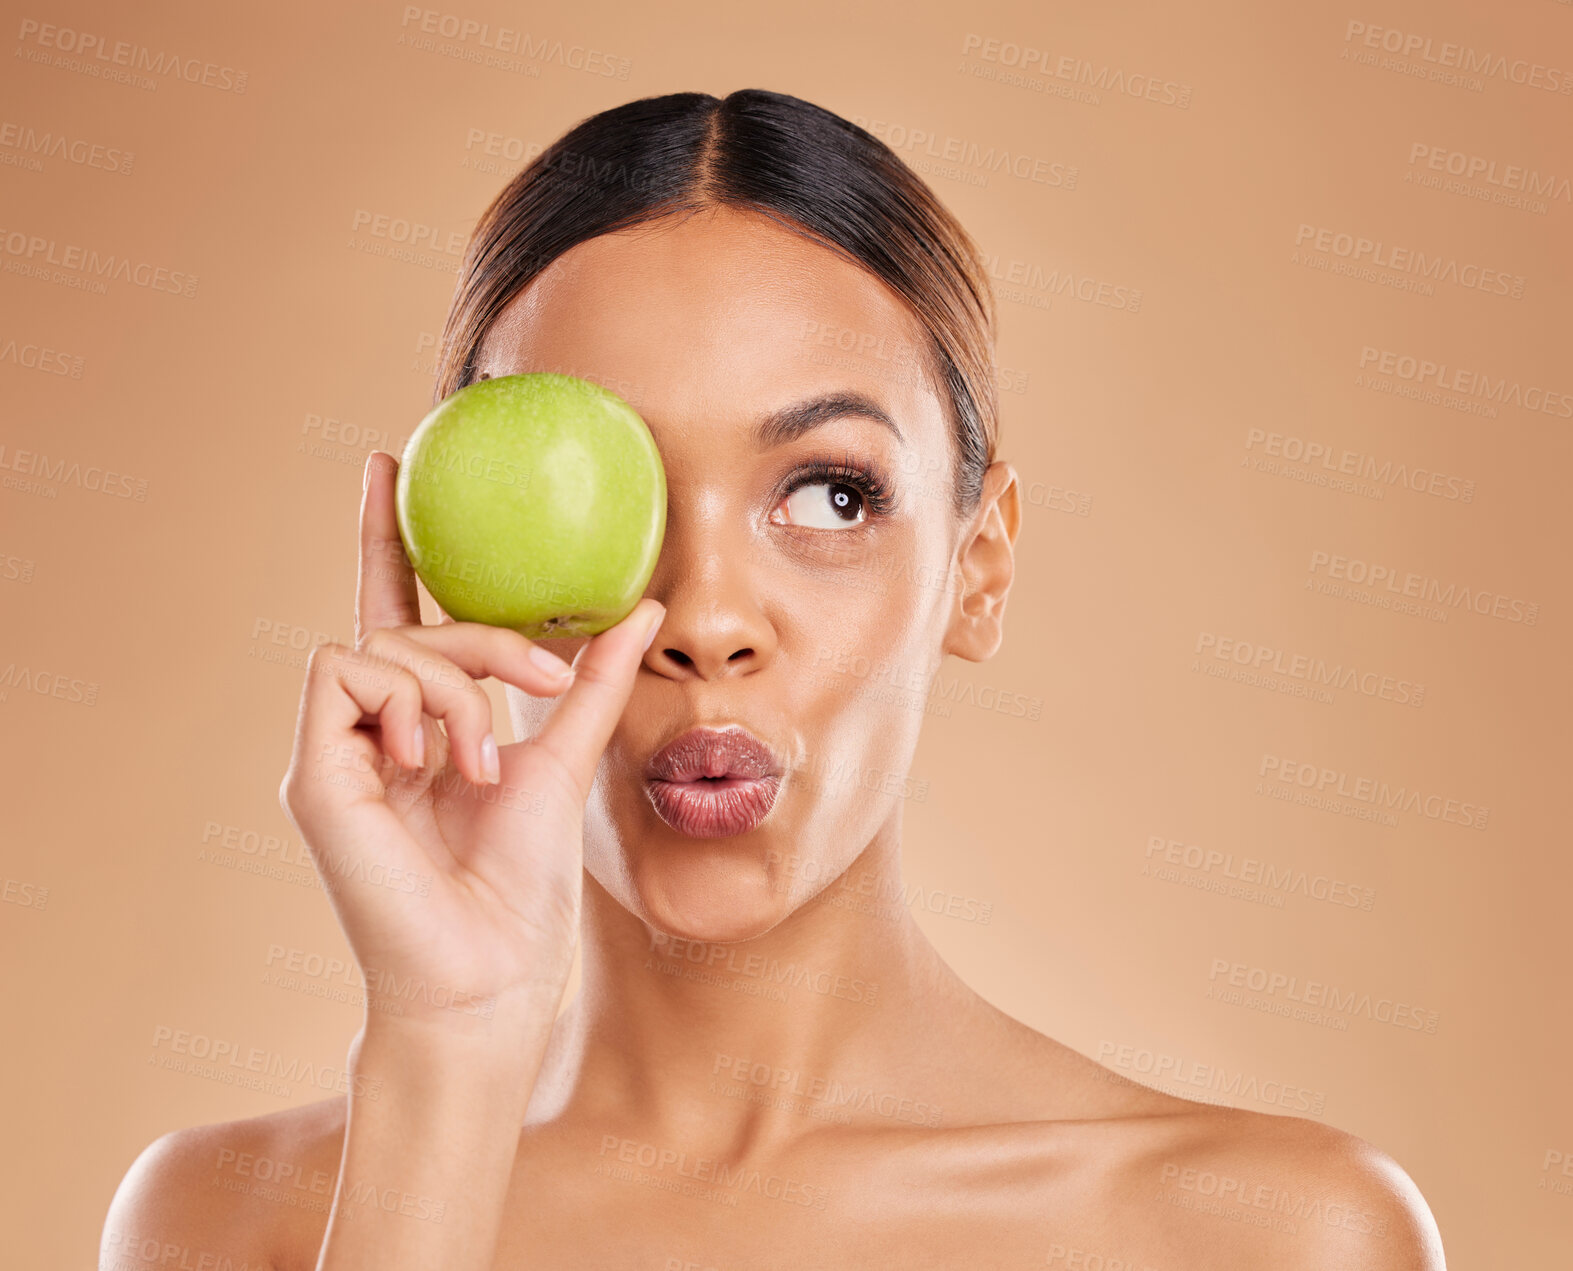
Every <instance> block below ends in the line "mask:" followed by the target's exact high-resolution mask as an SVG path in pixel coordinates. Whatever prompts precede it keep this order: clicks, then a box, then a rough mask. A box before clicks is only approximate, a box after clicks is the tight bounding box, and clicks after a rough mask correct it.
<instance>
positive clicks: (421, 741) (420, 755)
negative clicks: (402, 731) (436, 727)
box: [415, 724, 426, 768]
mask: <svg viewBox="0 0 1573 1271" xmlns="http://www.w3.org/2000/svg"><path fill="white" fill-rule="evenodd" d="M415 766H416V767H417V768H424V767H425V766H426V725H425V724H416V725H415Z"/></svg>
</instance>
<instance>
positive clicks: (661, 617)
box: [639, 605, 666, 655]
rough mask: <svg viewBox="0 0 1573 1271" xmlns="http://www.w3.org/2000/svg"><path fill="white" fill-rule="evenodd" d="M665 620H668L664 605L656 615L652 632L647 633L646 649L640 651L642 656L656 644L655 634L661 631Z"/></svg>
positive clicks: (651, 627)
mask: <svg viewBox="0 0 1573 1271" xmlns="http://www.w3.org/2000/svg"><path fill="white" fill-rule="evenodd" d="M665 620H666V606H664V605H663V606H662V607H661V608H660V609H659V610H658V611H657V612H656V615H655V617H654V619H652V620H651V623H650V630H649V631H648V632H646V633H645V638H644V648H642V649H641V650H639V652H640V654H641V655H643V654H645V653H648V652H650V646H651V645H652V644H654V643H655V633H656V632H657V631H659V630H660V629H661V623H662V622H664V621H665Z"/></svg>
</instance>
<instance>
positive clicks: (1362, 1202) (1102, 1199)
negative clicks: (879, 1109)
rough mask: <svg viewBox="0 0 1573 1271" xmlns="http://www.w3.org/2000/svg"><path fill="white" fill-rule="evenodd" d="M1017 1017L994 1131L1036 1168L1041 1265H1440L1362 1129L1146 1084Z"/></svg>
mask: <svg viewBox="0 0 1573 1271" xmlns="http://www.w3.org/2000/svg"><path fill="white" fill-rule="evenodd" d="M1017 1028H1018V1029H1020V1030H1021V1031H1019V1032H1015V1035H1014V1036H1013V1037H1010V1039H1009V1042H1008V1043H1007V1044H1005V1045H1002V1046H1000V1047H999V1050H998V1052H997V1053H1004V1054H1013V1055H1014V1059H1015V1062H1014V1063H1013V1064H1012V1067H1013V1069H1014V1072H1013V1074H1012V1075H1013V1078H1014V1080H1012V1081H1011V1083H1010V1084H1011V1086H1012V1095H1011V1104H1012V1105H1013V1106H1012V1108H1011V1111H1012V1113H1013V1115H1012V1116H1010V1117H1009V1118H1008V1120H1007V1119H1006V1118H998V1119H997V1120H996V1125H995V1127H994V1129H995V1130H996V1131H1003V1132H1004V1133H1003V1134H1001V1135H1000V1136H999V1139H998V1142H999V1145H1000V1146H1001V1147H1005V1146H1006V1144H1007V1143H1012V1144H1014V1146H1013V1147H1009V1148H1007V1149H1006V1150H1007V1151H1008V1152H1009V1153H1010V1156H1011V1158H1012V1159H1014V1160H1015V1161H1016V1162H1017V1163H1018V1164H1019V1165H1021V1166H1024V1167H1025V1173H1024V1174H1022V1175H1019V1177H1023V1178H1025V1179H1032V1180H1035V1181H1034V1183H1033V1184H1032V1186H1033V1187H1034V1188H1035V1189H1036V1190H1037V1192H1038V1196H1037V1197H1036V1199H1035V1200H1034V1201H1033V1202H1032V1204H1031V1208H1032V1209H1033V1210H1036V1211H1037V1212H1040V1213H1043V1214H1045V1215H1047V1216H1046V1218H1045V1224H1046V1225H1047V1227H1048V1230H1044V1229H1043V1228H1040V1229H1039V1231H1038V1233H1037V1238H1038V1240H1039V1241H1040V1243H1042V1242H1046V1243H1047V1245H1048V1248H1049V1251H1050V1254H1051V1260H1050V1263H1049V1265H1050V1266H1056V1265H1063V1266H1065V1267H1067V1268H1068V1267H1073V1266H1075V1265H1077V1263H1076V1261H1075V1259H1076V1258H1077V1257H1080V1258H1081V1259H1082V1260H1083V1262H1084V1263H1085V1262H1087V1260H1088V1259H1090V1258H1092V1257H1094V1256H1101V1257H1102V1258H1103V1259H1104V1263H1105V1265H1108V1266H1116V1265H1120V1263H1121V1262H1122V1261H1123V1262H1124V1263H1125V1264H1126V1265H1128V1266H1130V1267H1132V1268H1133V1271H1134V1269H1135V1268H1142V1267H1158V1268H1163V1271H1183V1269H1184V1268H1188V1267H1199V1268H1200V1267H1205V1268H1209V1271H1217V1269H1219V1268H1223V1267H1233V1266H1239V1267H1267V1266H1270V1267H1274V1268H1281V1269H1283V1271H1299V1269H1300V1268H1304V1269H1305V1271H1311V1269H1312V1268H1316V1269H1317V1271H1322V1269H1323V1268H1327V1267H1339V1268H1341V1269H1346V1271H1442V1269H1443V1267H1444V1262H1443V1255H1442V1241H1441V1236H1440V1234H1439V1233H1438V1230H1437V1225H1436V1221H1435V1219H1434V1218H1433V1217H1432V1214H1431V1210H1430V1208H1429V1207H1428V1206H1427V1204H1426V1202H1425V1199H1424V1198H1423V1197H1422V1196H1421V1194H1420V1190H1419V1188H1417V1187H1416V1186H1415V1184H1414V1182H1413V1180H1412V1179H1411V1178H1410V1177H1409V1175H1408V1174H1407V1173H1406V1172H1405V1171H1404V1170H1403V1168H1402V1167H1400V1166H1399V1165H1398V1163H1397V1162H1395V1161H1394V1160H1393V1159H1392V1157H1390V1156H1389V1155H1387V1153H1385V1152H1383V1151H1381V1150H1380V1149H1379V1148H1377V1147H1375V1146H1373V1145H1372V1144H1370V1143H1368V1142H1367V1141H1366V1140H1364V1139H1362V1138H1359V1137H1358V1136H1356V1135H1354V1134H1349V1133H1346V1132H1345V1131H1343V1130H1339V1129H1336V1128H1334V1127H1332V1126H1328V1125H1324V1124H1322V1123H1321V1122H1319V1121H1314V1120H1310V1119H1308V1118H1305V1117H1298V1116H1279V1115H1273V1114H1270V1113H1265V1112H1252V1111H1246V1110H1243V1109H1237V1108H1230V1107H1222V1106H1218V1105H1215V1104H1211V1103H1204V1102H1199V1101H1196V1100H1192V1099H1185V1098H1180V1097H1177V1096H1174V1095H1170V1094H1166V1093H1164V1092H1162V1091H1158V1090H1153V1089H1151V1088H1149V1087H1147V1086H1143V1085H1141V1084H1139V1083H1137V1082H1133V1081H1131V1080H1130V1079H1129V1078H1127V1077H1124V1076H1122V1075H1121V1074H1119V1073H1117V1072H1115V1071H1113V1070H1111V1069H1108V1068H1105V1067H1104V1066H1103V1065H1102V1064H1099V1063H1097V1062H1095V1061H1094V1060H1092V1059H1090V1058H1088V1057H1087V1056H1085V1055H1083V1054H1080V1053H1079V1052H1077V1051H1075V1050H1072V1049H1071V1048H1069V1047H1066V1046H1064V1045H1062V1044H1061V1043H1059V1042H1056V1041H1053V1040H1052V1039H1050V1038H1048V1037H1046V1036H1044V1035H1043V1034H1040V1033H1036V1032H1035V1031H1033V1030H1030V1029H1027V1028H1026V1027H1025V1026H1024V1025H1017ZM1011 1031H1014V1030H1011ZM1029 1074H1030V1075H1029ZM990 1119H995V1118H990ZM1000 1122H1004V1124H1001V1123H1000ZM1021 1199H1023V1198H1022V1197H1021V1195H1020V1193H1017V1202H1018V1204H1019V1202H1020V1201H1021ZM1056 1249H1059V1250H1061V1251H1062V1253H1063V1256H1064V1258H1065V1261H1064V1263H1062V1264H1057V1263H1055V1262H1054V1261H1053V1257H1052V1255H1053V1253H1054V1251H1055V1250H1056ZM1087 1264H1088V1265H1093V1264H1092V1263H1087Z"/></svg>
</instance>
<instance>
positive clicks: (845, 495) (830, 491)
mask: <svg viewBox="0 0 1573 1271" xmlns="http://www.w3.org/2000/svg"><path fill="white" fill-rule="evenodd" d="M783 508H784V509H785V510H786V514H787V517H788V520H787V521H786V524H789V525H800V526H802V527H804V528H805V529H815V530H839V529H845V528H846V527H847V526H849V525H857V524H859V523H861V522H862V521H863V519H864V518H865V517H866V516H867V514H868V509H867V506H866V504H865V500H864V498H863V492H862V491H861V490H859V489H858V488H857V487H856V486H853V485H848V484H847V483H846V482H844V481H807V482H804V483H803V484H802V485H800V486H798V487H797V489H795V490H793V491H792V493H791V494H789V495H787V497H786V498H784V499H782V500H781V505H780V507H779V508H777V511H778V512H779V511H781V509H783ZM771 519H772V520H774V519H775V518H774V517H772V518H771Z"/></svg>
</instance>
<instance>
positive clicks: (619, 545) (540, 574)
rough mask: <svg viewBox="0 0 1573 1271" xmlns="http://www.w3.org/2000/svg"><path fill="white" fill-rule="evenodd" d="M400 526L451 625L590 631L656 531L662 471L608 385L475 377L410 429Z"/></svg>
mask: <svg viewBox="0 0 1573 1271" xmlns="http://www.w3.org/2000/svg"><path fill="white" fill-rule="evenodd" d="M395 499H396V509H397V514H398V522H399V536H400V537H401V538H402V539H403V540H404V550H405V553H406V554H407V555H408V556H409V558H410V562H411V564H413V565H414V567H415V572H416V575H417V576H418V577H419V578H420V580H421V581H422V582H423V583H425V584H426V589H427V590H428V591H430V592H431V594H432V598H433V599H434V600H436V602H437V603H438V604H439V605H440V606H442V608H443V611H444V612H446V613H447V614H448V615H449V616H451V617H452V618H454V619H455V620H457V621H460V622H484V623H488V624H490V625H492V626H497V627H509V628H511V629H513V630H515V631H518V632H520V633H521V634H522V635H525V636H528V637H530V638H531V639H541V638H544V637H550V636H590V635H595V634H596V633H597V632H599V631H604V630H606V629H607V628H608V627H611V626H614V625H615V624H616V623H618V622H619V621H621V620H622V619H623V618H624V617H626V616H627V615H628V613H629V611H630V610H632V609H633V607H634V606H635V605H636V604H638V602H639V597H640V596H642V595H643V594H644V589H645V587H646V586H648V585H649V582H650V575H651V574H652V573H654V571H655V562H656V558H657V557H658V556H659V555H660V553H661V541H662V539H663V538H664V536H665V534H666V469H665V468H664V467H663V466H662V463H661V454H660V452H659V451H658V450H657V449H656V444H655V438H654V437H652V436H651V435H650V430H649V428H647V427H646V426H645V422H644V420H642V419H640V418H639V415H638V414H637V412H635V410H634V409H633V407H632V406H630V405H629V404H628V403H627V402H625V401H624V400H623V399H622V398H621V397H619V396H618V395H617V394H616V393H613V392H610V391H609V390H607V389H604V388H602V387H601V386H600V385H598V384H593V383H591V382H590V381H589V380H583V379H579V378H577V377H575V376H572V375H558V374H554V373H550V372H544V371H537V372H531V373H529V374H525V375H502V376H498V377H497V378H495V379H485V380H478V381H476V382H475V383H473V384H469V385H466V386H465V387H464V388H461V389H459V390H458V391H457V392H455V393H452V394H451V395H449V396H448V397H446V398H444V399H443V400H442V401H441V402H439V403H438V404H437V406H436V407H435V408H434V409H433V410H432V412H431V413H430V414H429V415H427V416H426V418H425V419H423V420H422V421H421V423H420V425H419V426H418V427H417V428H416V429H415V431H414V432H413V433H411V434H410V439H409V441H408V442H407V443H406V444H405V447H404V457H403V459H402V461H401V462H400V464H399V474H398V481H397V483H396V486H395Z"/></svg>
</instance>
